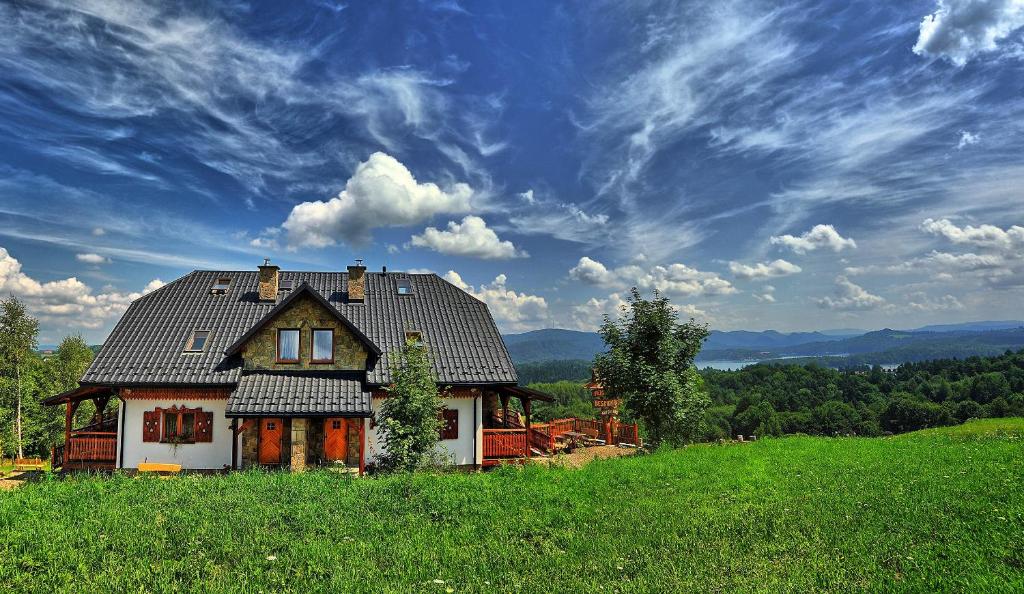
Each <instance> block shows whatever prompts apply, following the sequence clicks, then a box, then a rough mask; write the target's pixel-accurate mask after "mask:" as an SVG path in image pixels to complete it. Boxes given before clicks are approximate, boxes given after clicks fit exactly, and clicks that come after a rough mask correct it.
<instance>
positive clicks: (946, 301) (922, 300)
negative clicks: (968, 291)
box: [907, 292, 964, 312]
mask: <svg viewBox="0 0 1024 594" xmlns="http://www.w3.org/2000/svg"><path fill="white" fill-rule="evenodd" d="M907 307H909V308H910V309H911V310H913V311H922V312H930V311H953V310H958V309H963V308H964V304H963V303H960V300H959V299H957V298H956V297H954V296H952V295H943V296H941V297H938V298H932V297H929V296H928V294H927V293H923V292H917V293H914V294H913V295H911V296H910V298H909V302H908V303H907Z"/></svg>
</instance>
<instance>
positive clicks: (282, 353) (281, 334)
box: [277, 328, 299, 363]
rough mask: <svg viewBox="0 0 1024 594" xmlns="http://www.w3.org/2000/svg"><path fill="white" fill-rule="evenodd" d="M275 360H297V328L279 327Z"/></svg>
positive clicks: (292, 361)
mask: <svg viewBox="0 0 1024 594" xmlns="http://www.w3.org/2000/svg"><path fill="white" fill-rule="evenodd" d="M277 362H278V363H298V362H299V329H298V328H279V329H278V330H277Z"/></svg>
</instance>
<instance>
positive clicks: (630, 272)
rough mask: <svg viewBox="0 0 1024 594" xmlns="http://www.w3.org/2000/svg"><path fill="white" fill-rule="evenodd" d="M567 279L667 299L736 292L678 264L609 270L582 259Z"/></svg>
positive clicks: (718, 280)
mask: <svg viewBox="0 0 1024 594" xmlns="http://www.w3.org/2000/svg"><path fill="white" fill-rule="evenodd" d="M569 278H571V279H573V280H576V281H580V282H583V283H586V284H589V285H595V286H601V287H609V288H617V289H627V288H629V287H637V288H639V289H644V290H651V289H657V290H658V291H660V292H662V293H664V294H666V295H669V296H683V297H689V296H695V295H729V294H731V293H735V292H736V288H735V287H733V286H732V284H731V283H729V281H727V280H725V279H723V278H721V277H720V276H718V274H716V273H714V272H704V271H701V270H697V269H696V268H691V267H689V266H687V265H685V264H679V263H676V264H668V265H665V266H660V265H659V266H652V267H644V266H640V265H638V264H630V265H627V266H620V267H618V268H615V269H613V270H609V269H608V267H606V266H605V265H604V264H602V263H601V262H598V261H597V260H594V259H593V258H590V257H588V256H583V257H582V258H580V259H579V262H577V263H576V265H575V266H573V267H572V268H571V269H570V270H569Z"/></svg>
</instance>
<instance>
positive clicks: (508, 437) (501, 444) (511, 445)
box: [484, 429, 528, 458]
mask: <svg viewBox="0 0 1024 594" xmlns="http://www.w3.org/2000/svg"><path fill="white" fill-rule="evenodd" d="M527 451H528V450H527V440H526V429H484V458H524V457H526V454H527Z"/></svg>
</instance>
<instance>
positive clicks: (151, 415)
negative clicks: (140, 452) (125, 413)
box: [142, 409, 160, 441]
mask: <svg viewBox="0 0 1024 594" xmlns="http://www.w3.org/2000/svg"><path fill="white" fill-rule="evenodd" d="M142 441H160V410H159V409H158V410H147V411H145V412H144V413H142Z"/></svg>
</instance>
